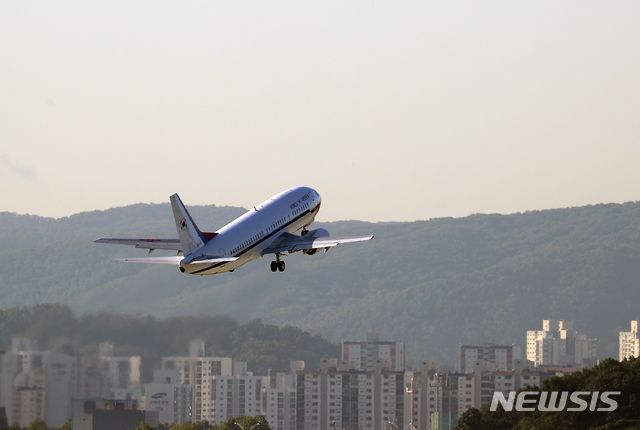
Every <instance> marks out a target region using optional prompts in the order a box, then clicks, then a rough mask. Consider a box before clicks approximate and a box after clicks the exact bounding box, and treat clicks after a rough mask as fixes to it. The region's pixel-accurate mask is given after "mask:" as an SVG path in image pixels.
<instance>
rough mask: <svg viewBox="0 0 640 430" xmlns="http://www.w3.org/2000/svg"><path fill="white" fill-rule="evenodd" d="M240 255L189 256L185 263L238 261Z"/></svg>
mask: <svg viewBox="0 0 640 430" xmlns="http://www.w3.org/2000/svg"><path fill="white" fill-rule="evenodd" d="M238 259H239V257H220V256H217V255H200V256H198V257H195V258H191V257H187V258H185V259H184V260H183V261H182V263H183V264H212V263H228V262H230V261H236V260H238Z"/></svg>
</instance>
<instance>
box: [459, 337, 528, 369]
mask: <svg viewBox="0 0 640 430" xmlns="http://www.w3.org/2000/svg"><path fill="white" fill-rule="evenodd" d="M521 355H522V353H521V348H520V347H519V346H516V345H492V344H487V345H460V355H459V362H458V370H459V371H460V372H463V373H471V372H473V363H475V362H476V361H489V362H491V363H496V364H497V365H498V369H499V370H511V369H513V361H514V360H519V359H521V358H522V357H521Z"/></svg>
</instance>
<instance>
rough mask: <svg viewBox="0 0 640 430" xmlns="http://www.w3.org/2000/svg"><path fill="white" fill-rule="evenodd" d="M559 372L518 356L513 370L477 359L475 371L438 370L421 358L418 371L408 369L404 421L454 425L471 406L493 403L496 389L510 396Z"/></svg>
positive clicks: (419, 426)
mask: <svg viewBox="0 0 640 430" xmlns="http://www.w3.org/2000/svg"><path fill="white" fill-rule="evenodd" d="M557 373H558V372H557V370H556V369H553V370H539V369H534V367H533V363H531V362H530V361H528V360H522V359H515V360H514V361H513V369H511V370H500V369H498V365H497V363H495V362H488V361H475V362H474V363H473V371H472V372H438V371H437V370H436V366H435V363H434V362H433V361H422V362H421V363H420V370H419V371H418V372H406V376H405V383H406V385H407V394H408V398H407V405H408V407H407V411H406V412H407V415H406V418H405V422H408V424H410V425H411V428H412V429H416V430H431V429H452V428H454V427H455V426H456V424H457V422H458V419H459V418H460V416H461V415H462V414H463V413H464V412H466V411H467V410H468V409H469V408H472V407H473V408H480V407H482V406H483V405H486V404H490V403H491V401H492V399H493V394H494V392H496V391H499V392H502V393H503V394H504V395H505V396H508V395H509V393H510V392H512V391H517V390H519V389H520V388H523V387H525V386H527V385H530V386H538V387H540V386H541V384H542V381H543V380H544V379H547V378H550V377H553V376H556V375H557ZM408 420H410V421H408Z"/></svg>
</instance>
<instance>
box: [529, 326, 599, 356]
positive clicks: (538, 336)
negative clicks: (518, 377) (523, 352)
mask: <svg viewBox="0 0 640 430" xmlns="http://www.w3.org/2000/svg"><path fill="white" fill-rule="evenodd" d="M596 346H597V341H596V340H594V339H587V336H586V335H582V334H578V332H576V331H575V330H573V323H572V322H571V321H556V320H543V321H542V330H530V331H527V360H530V361H532V362H534V363H535V365H536V366H543V365H553V366H567V365H568V366H573V365H578V366H594V365H596V364H597V357H596Z"/></svg>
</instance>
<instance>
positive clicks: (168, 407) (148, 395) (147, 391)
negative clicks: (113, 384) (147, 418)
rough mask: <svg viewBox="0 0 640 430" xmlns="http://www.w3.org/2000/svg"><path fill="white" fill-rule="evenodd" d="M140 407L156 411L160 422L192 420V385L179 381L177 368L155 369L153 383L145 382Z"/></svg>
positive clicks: (176, 422)
mask: <svg viewBox="0 0 640 430" xmlns="http://www.w3.org/2000/svg"><path fill="white" fill-rule="evenodd" d="M142 399H143V404H142V409H144V410H145V411H155V412H158V419H159V420H160V422H168V423H171V424H174V423H175V424H184V423H185V422H186V421H192V420H193V417H192V412H193V386H192V385H189V384H181V383H180V374H179V372H178V371H177V370H165V371H163V370H155V371H154V372H153V383H151V384H145V386H144V396H143V398H142Z"/></svg>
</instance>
